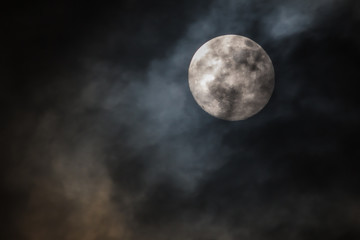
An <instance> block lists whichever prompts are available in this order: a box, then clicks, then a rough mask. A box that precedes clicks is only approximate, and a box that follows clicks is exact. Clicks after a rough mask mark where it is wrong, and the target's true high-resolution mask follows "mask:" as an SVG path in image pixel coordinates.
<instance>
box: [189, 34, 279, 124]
mask: <svg viewBox="0 0 360 240" xmlns="http://www.w3.org/2000/svg"><path fill="white" fill-rule="evenodd" d="M274 78H275V74H274V67H273V65H272V62H271V59H270V57H269V56H268V55H267V54H266V52H265V50H264V49H263V48H262V47H261V46H260V45H258V44H257V43H256V42H254V41H252V40H251V39H249V38H246V37H243V36H239V35H223V36H219V37H216V38H213V39H211V40H209V41H208V42H206V43H205V44H204V45H202V46H201V47H200V48H199V49H198V50H197V51H196V53H195V54H194V56H193V58H192V60H191V63H190V66H189V86H190V90H191V93H192V95H193V96H194V98H195V101H196V102H197V103H198V104H199V105H200V107H201V108H202V109H203V110H204V111H206V112H207V113H209V114H210V115H212V116H214V117H217V118H220V119H224V120H228V121H238V120H244V119H247V118H249V117H251V116H253V115H255V114H256V113H258V112H259V111H260V110H261V109H263V107H264V106H265V105H266V104H267V103H268V101H269V99H270V97H271V95H272V92H273V90H274V81H275V80H274Z"/></svg>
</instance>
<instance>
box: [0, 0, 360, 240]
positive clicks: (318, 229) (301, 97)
mask: <svg viewBox="0 0 360 240" xmlns="http://www.w3.org/2000/svg"><path fill="white" fill-rule="evenodd" d="M206 4H207V3H204V2H199V3H196V4H193V3H192V2H186V1H184V3H183V4H180V3H178V4H176V5H173V4H170V3H167V4H160V5H156V4H154V5H152V4H144V5H143V3H140V2H139V1H127V2H124V3H123V5H121V8H120V7H119V6H118V7H119V9H125V10H123V12H122V14H119V15H117V14H116V7H114V8H110V7H104V8H100V10H101V12H102V13H104V16H106V17H102V18H100V19H101V20H102V21H99V22H96V21H95V20H92V21H90V23H89V25H86V26H88V28H89V29H92V30H91V31H86V30H83V31H84V32H83V33H81V34H79V33H78V35H76V31H71V32H72V34H75V36H77V38H76V40H75V39H74V40H73V42H71V41H70V42H69V43H68V44H65V45H62V46H64V48H65V49H69V48H68V47H66V46H68V45H69V46H71V45H72V44H74V45H75V46H78V49H77V50H76V51H75V50H71V49H69V53H67V52H65V53H63V54H64V55H61V53H58V54H60V55H61V56H62V57H61V59H66V60H67V59H72V60H71V62H70V63H71V67H70V65H68V64H64V63H65V62H66V61H65V60H58V61H57V62H56V63H58V62H60V63H62V64H63V65H62V66H65V67H58V66H57V64H54V66H53V65H51V64H49V63H48V64H49V65H51V69H50V70H48V71H45V72H42V71H41V70H40V69H41V68H40V67H39V66H36V64H34V65H35V66H36V67H37V68H38V70H36V69H35V70H34V72H32V73H31V74H30V75H29V76H28V79H29V81H30V82H35V83H37V84H38V86H39V87H38V88H37V87H34V86H32V85H31V84H29V85H26V84H25V86H29V89H26V88H25V87H24V89H22V92H23V93H25V96H24V95H22V96H21V97H19V98H18V99H21V100H22V101H20V100H17V101H18V102H21V104H19V103H18V102H16V104H15V103H14V106H16V107H17V108H16V111H13V112H12V113H13V115H12V116H14V117H13V118H14V119H16V121H15V120H13V121H12V122H11V124H9V126H10V127H12V128H13V129H15V130H16V131H14V132H13V133H12V138H11V141H10V142H11V144H13V145H14V146H18V147H16V149H11V150H8V152H10V154H8V155H9V156H11V158H12V160H13V161H14V162H16V164H15V163H13V162H11V163H8V164H9V165H10V167H9V168H10V169H11V171H10V172H8V173H6V174H5V175H4V176H5V179H6V181H5V184H6V186H7V188H9V189H11V190H7V191H10V192H11V193H12V194H13V196H14V199H15V200H16V201H15V203H14V206H16V207H17V208H18V209H20V210H18V211H14V212H13V213H11V216H14V217H12V218H11V219H8V221H9V222H10V224H9V225H11V226H12V227H13V228H14V229H15V231H16V232H17V239H68V240H70V239H94V240H95V239H102V240H104V239H125V240H126V239H129V240H130V239H136V240H138V239H144V240H146V239H159V240H162V239H164V240H165V239H174V240H176V239H204V240H205V239H207V240H209V239H223V240H227V239H244V240H247V239H249V240H250V239H259V240H261V239H295V240H298V239H309V240H311V239H319V238H320V239H321V238H325V239H355V238H358V237H359V234H360V233H359V230H358V228H359V224H360V223H359V220H358V215H359V204H358V200H359V199H358V198H359V190H358V187H357V186H358V184H359V180H360V179H359V177H358V174H357V170H358V167H359V164H358V163H357V159H358V158H359V152H358V150H357V147H356V144H355V142H354V141H353V140H352V138H353V137H356V136H357V135H358V134H359V126H358V122H359V120H360V119H359V113H358V100H356V98H357V97H356V91H357V88H356V86H358V85H357V83H356V82H357V80H358V79H359V78H358V77H359V74H358V73H357V66H358V64H359V60H358V57H359V36H358V35H356V29H358V27H359V18H358V16H359V4H358V3H357V2H356V1H336V0H332V1H330V0H328V1H325V0H323V1H321V0H319V1H295V0H294V1H281V0H273V1H266V3H264V2H263V1H245V0H242V1H235V0H234V1H232V0H229V1H220V0H219V1H213V2H212V3H211V4H210V5H209V7H204V5H206ZM75 9H76V8H75ZM94 9H96V8H94ZM90 12H92V11H90ZM94 12H96V11H94ZM100 16H103V15H101V14H100ZM85 19H86V18H85ZM89 19H91V18H89ZM75 25H76V24H75ZM93 25H94V26H93ZM79 26H81V24H79ZM91 26H93V27H91ZM230 33H232V34H240V35H244V36H247V37H250V38H252V39H253V40H255V41H256V42H258V43H259V44H261V45H262V46H263V47H264V49H265V50H266V51H267V52H268V54H269V56H270V57H271V58H272V60H273V63H274V67H275V75H276V84H275V92H274V96H273V97H272V99H271V100H270V102H269V104H268V106H266V107H265V108H264V109H263V111H261V112H260V113H259V114H258V115H256V116H254V117H252V118H250V119H248V120H246V121H241V122H235V123H230V122H225V121H222V120H217V119H214V118H212V117H211V116H209V115H207V114H206V113H205V112H203V111H202V110H201V109H200V107H198V106H197V105H196V103H195V101H194V100H193V98H192V96H191V94H190V91H189V88H188V83H187V68H188V65H189V63H190V60H191V57H192V55H193V54H194V52H195V51H196V50H197V49H198V48H199V47H200V46H201V45H202V44H203V43H204V42H205V41H207V40H208V39H210V38H212V37H215V36H218V35H221V34H230ZM72 34H70V35H72ZM48 41H50V42H51V41H55V40H51V39H50V40H49V39H48ZM50 49H51V48H50ZM49 55H51V54H49ZM46 57H48V55H47V54H46V55H45V58H46ZM31 59H32V58H31ZM37 63H38V62H37ZM55 65H56V66H55ZM29 66H31V64H29ZM45 66H48V65H46V64H45ZM27 68H28V67H26V68H25V69H27ZM37 71H38V73H37ZM17 76H18V77H19V76H20V77H24V78H26V76H25V75H22V74H18V75H17ZM37 77H38V78H40V80H39V81H38V82H36V81H35V80H34V79H35V78H37ZM10 99H15V97H13V98H10ZM18 106H21V108H19V107H18ZM5 133H6V132H5ZM17 149H22V150H21V151H18V150H17ZM9 162H10V161H9ZM8 215H10V213H9V214H8Z"/></svg>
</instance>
